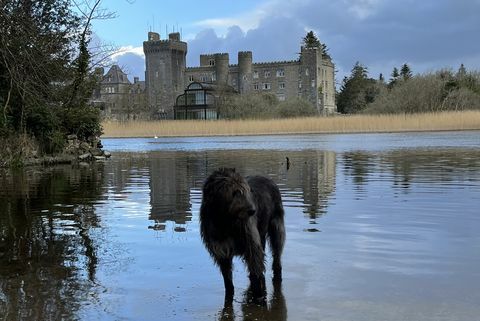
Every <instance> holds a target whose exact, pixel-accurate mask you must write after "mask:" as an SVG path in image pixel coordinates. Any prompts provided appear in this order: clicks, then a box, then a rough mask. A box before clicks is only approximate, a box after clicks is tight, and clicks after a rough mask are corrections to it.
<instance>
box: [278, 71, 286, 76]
mask: <svg viewBox="0 0 480 321" xmlns="http://www.w3.org/2000/svg"><path fill="white" fill-rule="evenodd" d="M277 77H285V70H283V69H277Z"/></svg>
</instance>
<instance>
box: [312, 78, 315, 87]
mask: <svg viewBox="0 0 480 321" xmlns="http://www.w3.org/2000/svg"><path fill="white" fill-rule="evenodd" d="M312 87H315V80H313V79H312Z"/></svg>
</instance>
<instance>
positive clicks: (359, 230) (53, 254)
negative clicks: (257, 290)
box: [0, 131, 480, 321]
mask: <svg viewBox="0 0 480 321" xmlns="http://www.w3.org/2000/svg"><path fill="white" fill-rule="evenodd" d="M103 143H104V145H105V148H106V149H107V150H110V151H112V152H113V157H112V159H111V160H110V161H108V162H105V163H98V164H94V165H90V166H56V167H51V168H30V169H27V170H25V171H15V172H0V183H1V187H0V320H60V319H64V320H352V321H353V320H432V321H433V320H468V321H471V320H480V306H479V305H478V302H480V291H478V289H479V288H480V233H479V232H478V231H479V229H480V216H479V214H478V205H479V204H480V132H478V131H477V132H442V133H407V134H362V135H298V136H261V137H256V136H252V137H234V138H230V137H216V138H171V139H118V140H104V141H103ZM285 157H289V159H290V162H291V164H290V167H289V169H287V166H286V162H285ZM220 166H227V167H236V168H237V170H238V171H240V172H241V173H243V174H245V175H251V174H262V175H267V176H269V177H271V178H272V179H273V180H274V181H275V182H277V184H278V185H279V186H280V189H281V192H282V196H283V202H284V206H285V210H286V229H287V242H286V246H285V251H284V256H283V264H284V282H283V285H282V288H281V289H278V288H277V289H273V288H272V285H271V282H268V293H269V297H268V302H267V305H266V306H258V305H255V304H251V303H248V301H249V300H248V298H247V297H246V295H245V292H246V289H247V287H248V282H247V279H248V278H247V275H246V271H245V268H244V265H243V263H242V262H241V261H239V260H237V261H235V270H234V282H235V286H236V294H235V301H234V304H233V307H224V306H223V294H224V289H223V281H222V278H221V275H220V273H219V271H218V270H217V268H216V267H215V266H214V265H213V263H212V261H211V259H210V258H209V256H208V253H207V252H206V250H205V249H204V247H203V245H202V244H201V241H200V237H199V228H198V210H199V204H200V201H201V185H202V182H203V180H204V179H205V178H206V176H208V174H209V173H210V172H211V171H212V170H213V169H215V168H218V167H220ZM267 264H270V258H269V259H268V262H267ZM270 277H271V270H270V268H268V269H267V279H269V278H270Z"/></svg>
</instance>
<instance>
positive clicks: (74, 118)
mask: <svg viewBox="0 0 480 321" xmlns="http://www.w3.org/2000/svg"><path fill="white" fill-rule="evenodd" d="M63 128H64V132H65V134H66V135H68V134H76V135H77V137H78V139H80V140H87V139H88V138H89V137H91V136H95V137H96V136H100V135H101V134H102V125H101V116H100V110H99V109H98V108H95V107H92V106H82V107H76V108H70V109H65V110H64V111H63Z"/></svg>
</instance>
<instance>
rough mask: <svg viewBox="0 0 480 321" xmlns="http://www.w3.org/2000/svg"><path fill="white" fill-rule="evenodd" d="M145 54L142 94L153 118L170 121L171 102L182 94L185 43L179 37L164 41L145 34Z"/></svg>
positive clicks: (178, 35)
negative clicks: (143, 89)
mask: <svg viewBox="0 0 480 321" xmlns="http://www.w3.org/2000/svg"><path fill="white" fill-rule="evenodd" d="M143 52H144V53H145V65H146V68H145V81H146V84H147V87H146V93H147V101H148V105H149V107H150V111H151V113H152V115H153V116H154V117H161V118H169V117H172V116H171V115H172V114H173V113H172V109H173V105H174V103H175V98H176V97H177V96H178V95H179V94H181V93H182V92H183V89H184V87H185V83H184V78H185V77H184V76H185V66H186V55H187V43H186V42H183V41H181V40H180V33H178V32H175V33H171V34H169V36H168V40H160V35H159V34H158V33H156V32H149V33H148V40H147V41H144V42H143Z"/></svg>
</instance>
